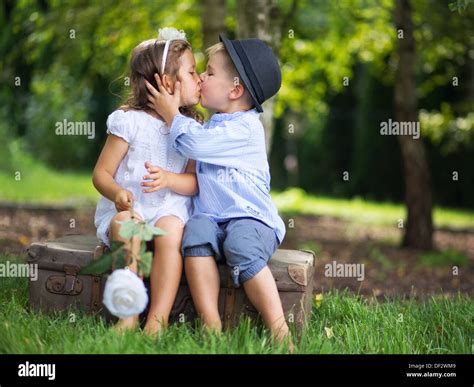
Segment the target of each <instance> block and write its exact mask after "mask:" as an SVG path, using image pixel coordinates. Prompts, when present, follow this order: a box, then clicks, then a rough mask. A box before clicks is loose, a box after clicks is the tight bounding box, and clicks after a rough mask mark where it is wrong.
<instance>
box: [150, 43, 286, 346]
mask: <svg viewBox="0 0 474 387" xmlns="http://www.w3.org/2000/svg"><path fill="white" fill-rule="evenodd" d="M220 40H221V43H217V44H216V45H214V46H212V47H210V48H209V49H208V50H207V53H208V56H209V61H208V65H207V71H206V72H205V73H203V74H202V75H201V104H202V106H204V107H206V108H208V109H212V110H215V111H217V112H218V113H216V114H214V115H213V116H212V117H211V119H210V120H209V121H208V122H207V123H206V124H205V125H204V126H202V125H200V124H199V123H198V122H196V121H195V120H193V119H190V118H187V117H185V116H183V115H181V114H179V110H178V108H179V105H178V101H179V95H180V84H179V82H177V83H176V84H175V90H174V94H173V95H171V94H169V93H168V92H167V90H165V88H164V87H163V85H162V83H161V80H160V78H159V76H158V75H156V78H157V83H158V85H159V86H158V87H159V90H160V91H159V92H158V91H156V90H155V89H154V88H153V86H151V85H150V84H149V83H147V87H148V90H149V92H150V96H149V100H150V106H153V108H155V109H156V111H157V112H158V113H159V114H160V115H161V116H162V117H163V119H164V120H165V121H166V123H167V124H168V127H170V136H171V138H170V140H171V141H172V143H173V146H174V147H175V149H176V150H177V151H178V152H179V153H181V154H182V155H184V156H186V157H188V158H189V159H194V160H197V164H196V172H197V177H198V183H199V194H198V195H197V196H196V197H195V199H194V206H195V210H194V215H193V216H192V217H191V219H190V220H189V221H188V223H187V224H186V226H185V230H184V234H183V242H182V249H183V257H185V258H184V259H185V272H186V278H187V280H188V284H189V287H190V290H191V294H192V297H193V301H194V305H195V307H196V310H197V312H198V314H199V315H200V316H201V317H202V319H203V323H204V325H205V326H206V327H207V328H208V329H214V330H216V331H219V332H220V330H221V328H222V323H221V319H220V316H219V312H218V295H219V273H218V269H217V265H216V261H222V260H224V261H225V262H226V264H227V265H228V266H229V267H230V269H231V275H232V279H233V281H234V284H235V286H237V287H238V286H240V285H241V284H243V287H244V289H245V292H246V294H247V296H248V298H249V299H250V301H251V302H252V304H253V305H254V306H255V308H256V309H257V310H258V311H259V312H260V314H261V315H262V317H263V320H264V322H265V324H266V326H267V327H268V328H269V329H270V331H271V333H272V335H273V336H274V338H275V339H276V341H277V342H282V341H283V340H284V339H285V338H287V339H289V344H290V351H292V343H291V338H290V334H289V330H288V325H287V324H286V321H285V316H284V313H283V309H282V305H281V301H280V297H279V295H278V290H277V287H276V284H275V280H274V278H273V276H272V273H271V271H270V269H269V268H268V266H267V262H268V260H269V259H270V257H271V256H272V254H273V253H274V252H275V250H276V249H277V247H278V245H279V244H281V242H282V240H283V238H284V235H285V226H284V223H283V221H282V219H281V218H280V217H279V216H278V211H277V209H276V207H275V205H274V204H273V203H272V200H271V197H270V194H269V191H270V173H269V166H268V161H267V156H266V150H265V135H264V128H263V126H262V124H261V122H260V120H259V112H262V111H263V110H262V107H261V104H262V103H263V102H264V101H265V100H267V99H268V98H270V97H272V96H273V95H274V94H276V93H277V92H278V90H279V89H280V85H281V73H280V68H279V65H278V61H277V59H276V57H275V56H274V54H273V52H272V50H271V49H270V48H269V47H268V46H267V45H266V44H265V43H263V42H262V41H261V40H259V39H243V40H228V39H226V38H225V37H224V36H222V34H221V35H220ZM150 184H153V183H150Z"/></svg>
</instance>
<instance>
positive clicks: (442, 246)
mask: <svg viewBox="0 0 474 387" xmlns="http://www.w3.org/2000/svg"><path fill="white" fill-rule="evenodd" d="M93 217H94V208H91V207H86V208H82V209H77V210H76V209H73V208H70V209H67V208H66V209H65V208H56V209H54V208H43V209H34V208H17V207H15V206H7V207H5V206H3V207H0V252H1V253H3V254H15V255H21V254H24V252H25V249H26V248H27V247H28V246H29V245H30V244H31V243H32V242H35V241H38V240H45V239H52V238H56V237H59V236H62V235H66V234H95V229H94V224H93ZM293 219H294V227H293V228H289V227H288V228H287V236H286V238H285V241H284V243H283V245H282V246H281V247H282V248H289V249H298V248H302V249H304V248H309V249H312V250H316V252H317V261H316V262H317V263H316V270H315V279H314V281H315V282H314V284H315V292H316V293H319V292H323V291H326V290H328V289H330V288H338V289H344V288H346V287H347V288H349V289H350V290H352V291H354V292H359V293H361V294H363V295H375V296H377V297H382V296H385V295H387V296H390V295H410V294H413V293H414V294H415V295H417V296H419V297H421V298H424V297H427V296H430V295H433V294H439V293H441V292H443V293H444V294H446V295H453V294H455V293H457V292H458V291H462V292H463V293H467V294H469V295H470V296H471V297H473V298H474V290H473V289H474V233H473V232H469V231H461V232H459V231H452V230H451V231H450V230H437V231H436V232H435V244H436V247H437V250H446V249H455V250H457V251H459V252H462V253H463V254H464V255H465V256H467V258H468V260H467V262H466V263H464V264H462V265H459V266H458V275H454V274H453V271H455V269H453V266H455V265H453V264H452V263H450V262H447V263H442V264H441V265H438V266H435V267H428V266H426V265H420V256H421V255H422V253H421V252H420V251H417V250H412V249H400V248H398V247H397V246H398V244H399V241H400V238H401V235H402V234H401V230H400V229H398V228H396V227H383V226H369V225H362V224H354V223H348V222H346V221H344V220H340V219H335V218H329V217H317V216H297V217H293ZM285 223H286V224H287V225H288V219H285ZM333 262H335V263H336V264H363V265H364V266H363V267H364V278H363V280H362V281H359V280H358V279H357V278H352V277H329V276H326V275H325V274H328V272H326V268H327V266H326V265H327V264H331V265H333ZM360 267H362V266H360ZM359 274H360V273H359ZM359 278H361V277H360V276H359Z"/></svg>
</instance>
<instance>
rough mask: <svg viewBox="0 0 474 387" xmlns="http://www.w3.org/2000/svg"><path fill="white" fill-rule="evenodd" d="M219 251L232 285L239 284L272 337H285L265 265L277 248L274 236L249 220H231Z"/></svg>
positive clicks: (285, 328)
mask: <svg viewBox="0 0 474 387" xmlns="http://www.w3.org/2000/svg"><path fill="white" fill-rule="evenodd" d="M225 231H226V236H225V240H224V243H223V251H224V254H225V256H226V260H227V265H229V266H230V268H231V273H232V275H233V280H234V283H235V284H236V285H240V284H241V283H243V286H244V290H245V293H246V294H247V297H248V298H249V300H250V302H251V303H252V304H253V305H254V307H255V308H256V309H257V311H258V312H259V313H260V315H261V316H262V318H263V320H264V322H265V325H266V326H267V328H268V329H269V330H270V332H271V334H272V335H273V337H274V338H275V339H276V340H277V341H278V342H282V341H284V340H285V339H286V338H287V337H288V338H289V339H290V341H289V343H290V349H291V350H292V343H291V338H290V336H289V329H288V325H287V323H286V321H285V315H284V313H283V307H282V304H281V300H280V296H279V294H278V289H277V286H276V283H275V279H274V278H273V275H272V273H271V271H270V269H269V268H268V266H267V262H268V260H269V259H270V257H271V256H272V255H273V253H274V252H275V250H276V249H277V247H278V243H277V239H276V235H275V232H274V231H273V230H272V229H271V228H270V227H268V226H266V225H265V224H263V223H261V222H259V221H257V220H253V219H234V220H232V221H231V222H229V225H228V226H227V227H226V230H225Z"/></svg>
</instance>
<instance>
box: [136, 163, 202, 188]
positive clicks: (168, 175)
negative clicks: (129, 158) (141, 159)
mask: <svg viewBox="0 0 474 387" xmlns="http://www.w3.org/2000/svg"><path fill="white" fill-rule="evenodd" d="M145 168H147V170H148V173H149V174H148V175H146V176H144V177H143V179H144V180H152V181H147V182H143V183H142V186H143V187H150V188H146V189H144V190H143V192H155V191H158V190H160V189H163V188H169V189H170V190H172V191H174V192H176V193H177V194H179V195H186V196H193V195H196V194H197V192H198V183H197V178H196V161H194V160H189V162H188V165H187V166H186V170H185V172H183V173H173V172H170V171H165V170H164V169H163V168H160V167H155V166H154V165H151V164H150V163H148V162H146V163H145Z"/></svg>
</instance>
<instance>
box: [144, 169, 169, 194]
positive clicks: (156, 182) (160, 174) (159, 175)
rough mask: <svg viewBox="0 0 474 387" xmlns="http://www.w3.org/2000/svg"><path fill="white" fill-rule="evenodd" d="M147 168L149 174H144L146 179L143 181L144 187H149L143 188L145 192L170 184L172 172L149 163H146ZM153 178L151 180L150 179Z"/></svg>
mask: <svg viewBox="0 0 474 387" xmlns="http://www.w3.org/2000/svg"><path fill="white" fill-rule="evenodd" d="M145 168H146V169H147V171H148V175H145V176H143V180H148V181H144V182H142V183H141V185H142V187H149V188H145V189H143V192H155V191H158V190H160V189H163V188H167V187H168V186H169V180H170V174H169V172H167V171H165V170H164V169H163V168H160V167H157V166H154V165H152V164H151V163H149V162H148V161H147V162H146V163H145ZM149 180H151V181H149Z"/></svg>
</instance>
